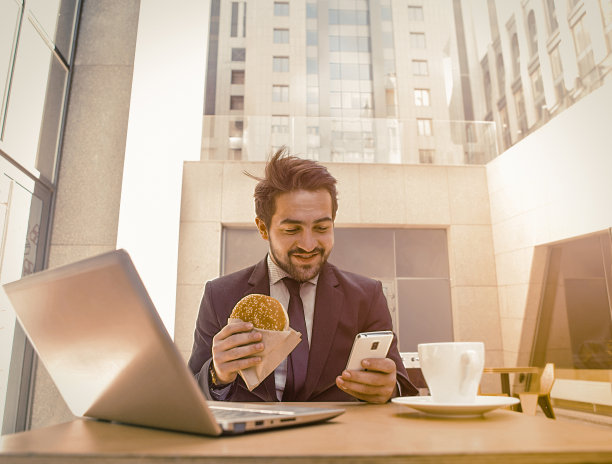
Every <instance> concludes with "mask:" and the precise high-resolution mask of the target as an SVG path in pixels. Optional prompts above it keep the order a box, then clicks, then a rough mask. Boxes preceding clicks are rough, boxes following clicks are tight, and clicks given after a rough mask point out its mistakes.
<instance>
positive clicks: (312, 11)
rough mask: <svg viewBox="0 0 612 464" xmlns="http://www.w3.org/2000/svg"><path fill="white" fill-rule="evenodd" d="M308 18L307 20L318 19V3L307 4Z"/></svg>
mask: <svg viewBox="0 0 612 464" xmlns="http://www.w3.org/2000/svg"><path fill="white" fill-rule="evenodd" d="M306 17H307V18H316V17H317V4H316V3H307V4H306Z"/></svg>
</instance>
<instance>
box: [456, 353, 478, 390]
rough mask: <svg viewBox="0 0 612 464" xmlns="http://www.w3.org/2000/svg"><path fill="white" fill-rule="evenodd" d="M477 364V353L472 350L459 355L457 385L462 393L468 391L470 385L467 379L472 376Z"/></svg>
mask: <svg viewBox="0 0 612 464" xmlns="http://www.w3.org/2000/svg"><path fill="white" fill-rule="evenodd" d="M477 366H478V355H477V353H476V352H475V351H474V350H468V351H466V352H465V353H463V354H462V355H461V367H462V368H461V374H462V375H461V383H460V385H459V391H460V392H461V394H462V395H466V394H468V393H469V391H468V389H469V387H470V385H469V384H470V382H468V380H469V379H471V378H473V377H474V375H473V374H474V373H476V370H477Z"/></svg>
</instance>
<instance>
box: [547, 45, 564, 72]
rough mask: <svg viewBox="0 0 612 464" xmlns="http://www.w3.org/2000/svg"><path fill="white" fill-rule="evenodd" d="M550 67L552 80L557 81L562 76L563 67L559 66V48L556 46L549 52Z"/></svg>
mask: <svg viewBox="0 0 612 464" xmlns="http://www.w3.org/2000/svg"><path fill="white" fill-rule="evenodd" d="M550 66H551V69H552V74H553V79H555V80H556V79H557V78H558V77H560V76H562V74H563V66H562V65H561V55H560V54H559V46H558V45H557V46H556V47H555V48H553V49H552V50H551V51H550Z"/></svg>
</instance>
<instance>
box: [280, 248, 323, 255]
mask: <svg viewBox="0 0 612 464" xmlns="http://www.w3.org/2000/svg"><path fill="white" fill-rule="evenodd" d="M324 251H325V250H323V248H321V247H317V248H313V249H312V250H310V251H306V250H304V249H303V248H299V247H298V248H293V249H291V250H289V251H288V252H287V254H288V255H289V256H291V255H295V254H301V255H311V254H320V255H322V254H323V253H324Z"/></svg>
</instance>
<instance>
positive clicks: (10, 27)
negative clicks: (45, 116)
mask: <svg viewBox="0 0 612 464" xmlns="http://www.w3.org/2000/svg"><path fill="white" fill-rule="evenodd" d="M19 16H20V7H19V6H18V5H17V3H16V2H3V3H2V6H0V136H1V135H2V130H1V129H2V126H3V124H2V120H3V119H4V110H5V108H6V103H7V98H8V90H9V82H10V80H9V72H10V70H11V63H12V61H13V52H14V50H15V39H16V37H17V32H16V29H17V26H18V25H19V23H18V21H19Z"/></svg>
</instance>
